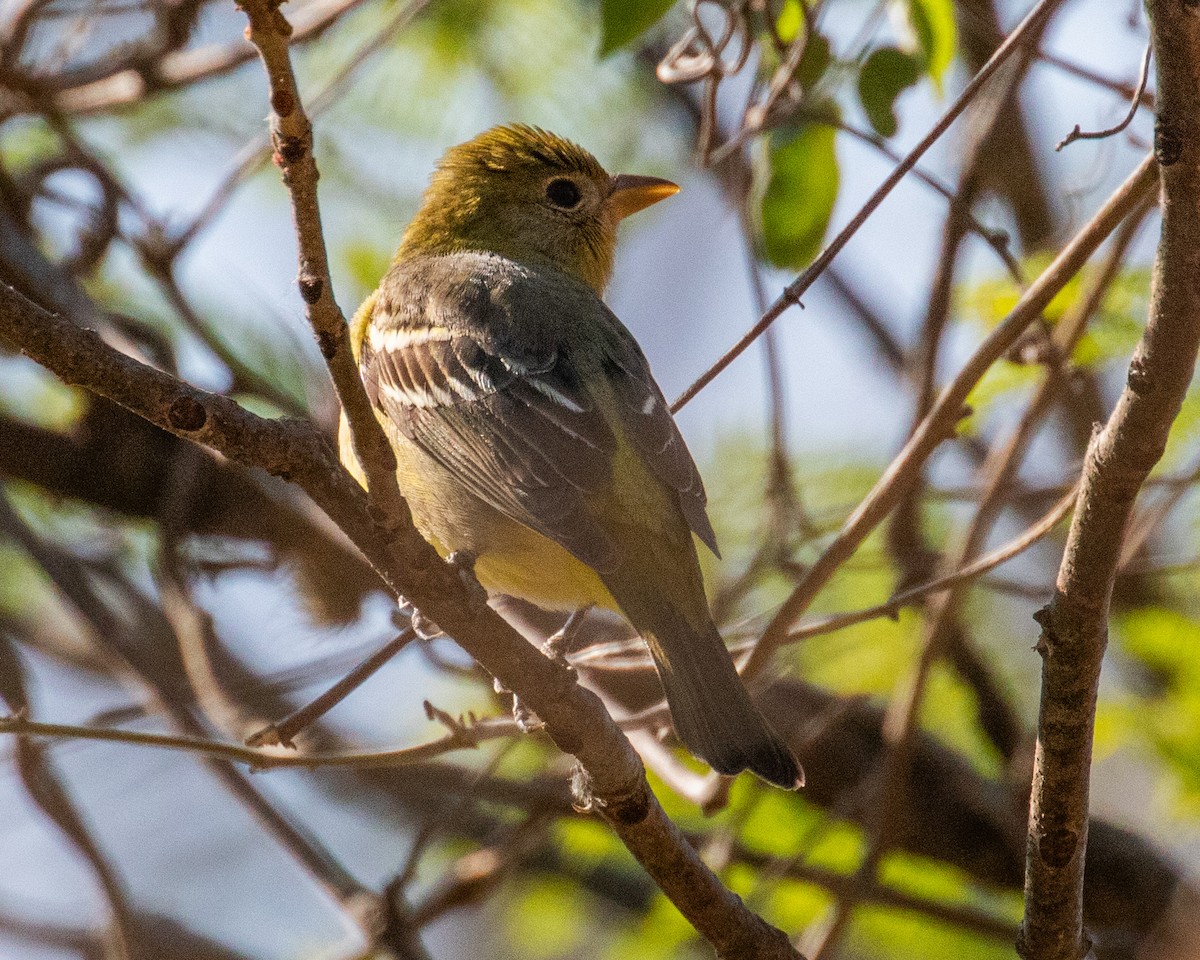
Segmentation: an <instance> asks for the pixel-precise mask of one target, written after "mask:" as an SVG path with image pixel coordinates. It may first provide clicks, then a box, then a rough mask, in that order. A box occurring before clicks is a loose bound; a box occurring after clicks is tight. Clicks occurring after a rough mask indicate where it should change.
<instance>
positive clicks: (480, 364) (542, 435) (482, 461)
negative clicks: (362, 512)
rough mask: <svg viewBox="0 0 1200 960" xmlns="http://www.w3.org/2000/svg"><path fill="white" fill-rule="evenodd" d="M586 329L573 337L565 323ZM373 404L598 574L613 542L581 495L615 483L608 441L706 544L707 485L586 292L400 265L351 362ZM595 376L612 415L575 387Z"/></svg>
mask: <svg viewBox="0 0 1200 960" xmlns="http://www.w3.org/2000/svg"><path fill="white" fill-rule="evenodd" d="M580 323H583V324H587V325H588V330H589V333H591V334H593V336H590V337H588V338H586V339H585V342H584V343H583V344H580V343H579V342H578V340H579V338H578V337H577V336H568V334H571V333H577V330H576V329H575V328H574V327H572V326H571V325H573V324H580ZM359 362H360V367H361V369H362V374H363V379H364V382H365V383H366V385H367V389H368V395H369V396H370V398H371V400H372V402H373V403H374V404H375V405H376V406H377V407H378V408H379V409H380V410H381V411H382V412H383V413H384V414H385V415H386V416H387V417H388V418H389V419H390V420H391V421H392V422H393V423H394V424H395V425H396V428H397V429H398V430H399V431H400V432H401V433H402V434H403V435H404V436H405V437H407V438H408V439H409V440H411V441H412V442H413V443H415V444H416V445H417V446H419V447H420V448H421V449H422V450H424V451H425V452H426V453H427V454H428V455H429V456H431V457H432V458H433V459H434V460H436V461H437V462H439V463H441V464H442V465H443V466H444V467H446V468H447V469H449V470H451V471H452V472H453V473H454V474H455V475H456V476H457V477H459V478H460V480H462V482H463V483H464V484H465V485H466V486H467V487H468V489H470V490H471V491H472V492H473V493H474V494H475V495H477V496H478V497H480V498H481V499H483V500H484V501H486V502H487V503H489V504H491V505H492V506H493V507H495V508H496V509H498V510H500V511H501V512H502V513H504V514H506V515H507V516H509V517H511V518H512V519H514V520H516V521H518V522H520V523H523V524H525V525H526V526H528V527H531V528H533V529H534V530H537V531H539V532H540V533H542V534H544V535H545V536H547V537H549V538H551V539H552V540H554V541H556V542H557V543H559V544H560V545H562V546H563V547H564V548H566V549H567V550H569V551H570V552H571V553H573V554H574V555H575V556H576V557H578V558H579V559H580V560H582V561H583V562H584V563H586V564H588V565H589V566H591V567H593V568H594V569H596V570H598V571H599V572H601V573H605V572H608V571H611V570H612V569H614V568H615V566H616V565H617V563H618V562H619V552H618V547H617V545H616V544H614V543H613V541H612V539H611V538H610V537H609V536H608V535H607V534H606V533H605V532H604V530H603V529H601V527H600V526H599V524H598V523H597V522H596V520H594V519H593V518H592V516H590V514H589V511H588V510H587V504H586V498H587V496H588V495H590V494H594V493H597V492H600V491H603V490H604V489H606V488H607V487H608V486H609V485H610V484H611V483H612V469H613V459H614V454H615V452H616V449H617V435H618V433H620V435H622V436H623V437H625V438H626V439H627V440H628V442H631V443H633V445H634V446H635V448H636V449H637V451H638V452H639V454H641V456H642V458H643V459H644V460H645V462H646V464H647V465H648V467H649V469H650V470H651V472H652V473H653V474H654V475H655V476H656V477H657V478H658V479H660V480H661V481H662V482H663V483H664V484H665V485H666V486H667V487H668V488H669V489H673V490H674V491H675V492H676V493H677V495H678V499H679V506H680V509H681V511H682V513H683V516H684V518H685V519H686V520H687V523H688V525H689V526H690V527H691V529H692V530H693V531H695V532H696V534H697V535H698V536H699V537H700V538H701V539H702V540H703V541H704V542H705V543H706V544H708V545H709V547H710V548H712V549H713V550H714V552H715V550H716V540H715V537H714V535H713V532H712V527H711V525H710V524H709V522H708V516H707V513H706V510H705V496H704V487H703V484H702V483H701V481H700V475H699V473H698V471H697V470H696V467H695V464H694V463H693V462H692V458H691V455H690V454H689V453H688V451H687V447H686V446H685V444H684V442H683V438H682V437H681V436H680V434H679V431H678V429H677V428H676V426H675V422H674V420H673V419H672V418H671V414H670V410H669V409H668V407H667V404H666V401H665V400H664V399H663V396H662V392H661V391H660V390H659V389H658V386H657V384H656V383H655V382H654V378H653V376H652V375H651V373H650V368H649V366H648V364H647V363H646V359H645V357H644V356H643V354H642V352H641V350H640V348H639V347H638V346H637V343H636V342H635V341H634V340H633V338H632V336H631V335H630V334H629V333H628V331H626V330H625V328H624V327H623V326H621V324H620V321H618V320H617V318H616V317H615V316H613V315H612V313H611V312H610V311H609V310H608V308H607V307H605V306H604V304H603V302H602V301H601V300H600V299H599V298H598V297H596V296H595V294H594V293H593V292H592V291H591V290H590V289H589V288H587V287H585V286H583V285H582V284H579V283H577V282H576V281H574V280H572V279H570V278H569V277H567V276H566V275H559V274H553V275H551V276H550V277H547V276H545V275H544V274H535V273H532V272H528V271H526V270H525V268H523V267H520V266H519V265H517V264H514V263H513V262H512V261H506V260H504V259H503V258H499V257H494V256H490V255H485V254H461V255H456V257H443V258H429V259H427V260H425V261H424V262H422V263H418V264H405V265H401V266H399V267H397V268H396V269H395V270H394V271H393V273H392V274H390V275H389V277H388V278H387V279H386V280H385V282H384V284H383V285H382V286H381V288H380V294H379V297H378V299H377V301H376V303H375V305H374V313H373V315H372V318H371V321H370V325H369V327H368V336H367V339H366V341H365V342H364V344H363V346H362V349H361V352H360V357H359ZM594 376H604V377H606V378H607V379H608V380H609V382H610V383H611V385H612V386H611V392H612V393H613V394H614V395H615V397H616V399H617V407H618V413H617V418H616V420H613V414H612V413H611V411H609V412H607V413H606V412H605V411H603V410H601V409H600V408H599V406H598V404H597V402H596V399H595V397H594V396H593V394H592V392H591V391H590V390H589V389H588V387H587V385H586V382H585V381H587V380H588V379H589V377H594Z"/></svg>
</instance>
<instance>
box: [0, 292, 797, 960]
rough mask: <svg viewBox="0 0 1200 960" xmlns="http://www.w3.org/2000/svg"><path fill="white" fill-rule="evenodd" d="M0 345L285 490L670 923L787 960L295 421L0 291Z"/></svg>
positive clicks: (607, 738)
mask: <svg viewBox="0 0 1200 960" xmlns="http://www.w3.org/2000/svg"><path fill="white" fill-rule="evenodd" d="M0 343H4V344H6V345H8V346H10V347H11V348H13V349H15V350H19V351H21V352H22V353H24V354H25V355H26V356H29V357H30V358H32V359H33V360H35V361H37V362H38V363H40V364H42V365H43V366H45V367H46V368H47V369H49V370H51V371H52V372H54V373H55V374H57V375H58V376H59V378H60V379H62V380H64V381H65V382H67V383H69V384H72V385H76V386H81V387H84V388H85V389H88V390H90V391H91V392H93V393H96V394H99V395H101V396H105V397H107V398H108V399H110V400H113V401H115V402H117V403H119V404H121V405H122V406H124V407H126V408H127V409H129V410H131V411H132V412H134V413H136V414H138V415H139V416H142V417H145V418H146V419H147V420H149V421H150V422H152V423H154V424H156V425H157V426H159V427H161V428H162V429H164V430H167V431H168V432H170V433H173V434H175V435H176V436H179V437H182V438H184V439H187V440H190V441H192V442H195V443H201V444H203V445H205V446H209V447H211V448H212V449H214V450H216V451H218V452H219V453H221V454H223V455H224V456H226V457H228V458H229V459H231V460H235V461H237V462H239V463H242V464H245V465H247V466H252V467H259V468H262V469H264V470H267V471H268V472H271V473H273V474H275V475H277V476H282V477H285V478H287V479H291V480H292V481H293V482H295V483H297V484H298V485H299V486H300V487H302V488H303V489H304V491H305V492H306V493H307V494H308V495H309V496H310V497H311V498H312V499H313V500H314V501H315V502H316V503H317V505H318V506H320V507H321V508H322V509H323V510H325V512H326V513H328V514H329V516H330V518H331V519H333V520H334V522H335V523H337V524H338V526H340V527H341V528H342V530H343V532H344V533H346V535H347V536H348V537H350V539H351V540H352V541H353V542H354V543H355V544H356V545H357V546H358V547H359V548H360V549H361V550H362V551H363V553H364V554H365V555H366V556H367V558H368V560H370V562H371V563H372V564H373V565H374V566H375V568H376V570H378V571H379V573H380V575H381V577H382V578H383V580H384V581H385V582H386V583H387V584H388V585H389V587H390V588H391V589H392V591H393V592H394V593H395V594H401V593H402V594H403V595H404V596H406V597H408V598H410V599H411V600H412V601H413V603H415V604H416V605H417V606H418V607H419V608H420V609H421V610H422V612H424V613H425V614H427V615H428V616H429V617H430V618H431V619H432V620H434V621H435V622H436V623H437V624H438V625H439V626H440V627H442V628H443V629H445V630H446V631H447V632H448V633H449V634H450V635H451V636H453V637H454V638H455V640H456V642H457V643H458V644H459V645H460V646H461V647H462V648H463V649H464V650H466V651H467V653H469V654H470V655H471V656H472V657H474V658H475V660H476V661H478V662H479V664H480V665H481V666H483V668H484V669H485V670H487V671H488V672H489V673H490V674H492V676H494V677H496V678H497V679H498V680H500V682H501V683H502V684H503V685H504V686H505V687H506V688H508V689H510V690H513V691H514V692H515V693H516V694H517V695H519V696H520V698H521V701H522V702H523V703H524V704H525V705H526V706H527V707H528V708H529V709H530V710H532V711H533V712H534V713H536V714H537V715H538V716H539V717H540V718H541V719H542V721H544V722H545V724H546V732H547V733H548V734H549V736H550V737H551V739H552V740H554V742H555V743H556V744H557V745H558V746H559V747H560V748H561V749H562V750H564V751H565V752H567V753H570V754H572V755H574V756H575V757H576V758H577V759H578V760H579V762H580V764H581V765H582V767H583V769H584V771H585V777H584V779H585V780H586V782H587V788H588V790H589V792H590V797H591V799H592V801H593V803H594V805H595V807H596V809H598V810H599V812H600V813H601V814H602V815H603V816H604V817H605V819H606V820H607V821H608V823H609V824H610V825H611V827H612V829H613V830H614V832H616V834H617V835H618V836H619V837H620V838H621V840H622V841H623V842H624V843H625V845H626V846H627V847H628V848H629V850H630V851H631V852H632V853H633V854H634V856H635V857H636V858H637V859H638V861H639V862H640V863H641V864H642V865H643V867H645V869H646V870H647V872H648V873H649V874H650V876H651V877H652V878H653V879H654V881H655V882H656V883H657V884H658V885H659V887H660V888H661V889H662V890H663V892H664V893H665V894H666V895H667V897H668V898H669V899H670V900H671V901H672V902H673V903H674V904H675V905H676V906H677V907H678V908H679V910H680V912H681V913H683V915H684V916H685V917H686V918H687V919H688V921H689V922H690V923H692V925H693V926H694V927H695V928H696V929H697V930H698V931H699V932H700V933H701V935H702V936H704V937H705V938H706V939H707V940H708V941H709V942H710V943H711V944H712V945H713V946H714V947H715V948H716V950H717V952H718V955H719V956H721V957H722V958H727V960H750V958H759V957H761V958H763V960H772V958H779V960H795V958H796V957H798V956H799V955H798V954H797V953H796V951H795V950H794V949H793V948H792V947H791V945H790V944H789V943H788V940H787V938H786V937H785V936H784V935H783V933H782V932H780V931H779V930H777V929H775V928H774V927H772V926H770V925H769V924H767V923H766V922H764V921H763V920H762V919H761V918H760V917H758V916H757V915H756V914H754V913H753V912H751V911H750V910H749V909H747V907H746V906H745V904H744V903H742V901H741V900H740V898H738V897H737V896H735V895H734V894H733V893H731V892H730V891H729V890H727V889H726V888H725V887H724V886H722V884H721V882H720V881H719V880H718V879H717V878H716V876H715V875H714V874H713V873H712V871H711V870H710V869H709V868H708V867H707V866H706V865H705V864H704V862H703V861H702V860H701V859H700V857H699V855H698V854H697V853H696V851H695V850H693V849H692V847H691V846H690V845H689V844H688V843H687V840H686V839H685V838H684V836H683V835H682V834H681V833H680V831H679V829H678V827H676V826H675V824H674V823H672V822H671V820H670V819H669V818H668V817H667V816H666V814H665V813H664V812H663V809H662V807H661V806H660V805H659V803H658V800H657V798H656V797H655V796H654V794H653V792H652V791H651V790H650V786H649V784H648V783H647V781H646V774H645V770H644V769H643V767H642V764H641V761H640V760H639V758H638V756H637V754H636V753H635V752H634V750H633V748H632V747H631V746H630V744H629V741H628V739H626V737H625V735H624V734H623V733H622V732H621V731H620V729H619V728H618V727H617V725H616V724H615V723H614V722H613V720H612V717H611V716H609V714H608V712H607V711H606V710H605V709H604V706H603V704H602V703H601V702H600V700H599V698H597V697H596V695H595V694H593V693H591V692H590V691H588V690H587V689H585V688H584V687H581V686H579V685H578V684H577V683H576V682H575V679H574V677H573V676H572V675H571V674H570V673H569V672H568V671H567V670H566V669H565V668H564V667H563V666H562V665H561V664H559V663H556V662H555V661H553V660H550V659H549V658H547V657H545V656H543V655H542V654H541V653H540V652H538V651H537V650H536V649H534V648H533V647H532V646H531V645H530V644H529V643H527V642H526V641H525V640H524V639H523V638H522V637H521V636H520V635H519V634H518V633H517V632H516V631H514V630H513V629H512V627H510V626H509V625H508V624H507V623H506V622H505V621H504V620H502V619H501V618H500V616H499V615H498V614H496V613H495V612H494V611H493V610H492V609H491V608H490V607H488V606H487V603H486V602H485V598H484V597H482V596H481V591H478V589H477V586H476V587H475V588H474V589H473V588H472V586H469V585H468V584H467V583H465V582H464V581H463V580H462V579H461V578H460V577H459V575H458V573H457V571H456V570H455V569H454V568H453V567H451V566H449V565H448V564H445V563H443V562H442V560H441V558H440V557H439V556H438V555H437V553H436V552H435V551H434V549H433V548H432V547H431V546H430V545H429V544H428V543H426V542H425V540H424V539H422V538H421V535H420V534H419V533H418V532H417V531H416V529H415V528H414V527H413V526H412V523H411V521H408V520H407V518H406V517H405V518H403V519H404V521H405V522H403V523H400V524H399V525H397V526H395V527H393V528H391V529H389V530H387V531H386V532H385V531H383V530H381V529H380V527H379V525H378V523H377V522H376V521H375V518H374V516H375V511H372V509H371V507H370V506H369V504H368V500H367V496H366V494H365V492H364V491H363V489H362V488H361V487H360V486H359V485H358V484H357V483H356V482H355V481H354V479H353V478H352V477H351V476H350V475H349V474H348V473H346V471H345V470H344V469H343V468H342V466H341V464H340V463H339V462H338V461H337V457H336V455H335V453H334V452H333V450H332V449H331V448H330V447H329V445H328V444H327V443H326V442H325V440H324V439H323V438H322V437H321V436H320V434H319V433H318V432H317V431H316V429H315V428H314V427H312V425H310V424H308V423H305V422H303V421H298V420H291V419H287V418H284V419H280V420H266V419H264V418H262V417H258V416H256V415H254V414H252V413H250V412H249V411H247V410H244V409H242V408H241V407H239V406H238V405H237V404H236V403H234V402H233V401H232V400H230V399H228V398H227V397H222V396H219V395H216V394H211V393H207V392H205V391H203V390H199V389H197V388H195V387H192V386H190V385H189V384H186V383H184V382H182V381H180V380H178V379H176V378H175V377H172V376H171V375H170V374H167V373H164V372H162V371H160V370H155V369H154V368H152V367H149V366H147V365H145V364H142V363H140V362H138V361H137V360H134V359H133V358H132V357H129V356H126V355H125V354H122V353H120V352H119V351H117V350H115V349H114V348H113V347H111V346H110V345H109V344H107V343H106V342H105V341H104V340H103V339H102V338H101V337H100V336H99V335H98V334H96V333H95V332H94V331H91V330H87V329H84V328H82V327H80V326H77V325H76V324H74V323H72V322H70V321H68V320H65V319H63V318H62V317H59V316H56V315H53V314H50V313H47V312H46V311H44V310H42V309H41V308H40V307H38V306H37V305H36V304H34V303H32V302H31V301H29V300H28V299H26V298H25V297H23V296H22V295H21V294H20V293H18V292H17V291H16V290H14V289H12V288H11V287H9V286H7V285H5V284H3V283H0Z"/></svg>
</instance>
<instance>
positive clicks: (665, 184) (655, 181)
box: [608, 173, 679, 220]
mask: <svg viewBox="0 0 1200 960" xmlns="http://www.w3.org/2000/svg"><path fill="white" fill-rule="evenodd" d="M678 192H679V185H678V184H675V183H672V182H671V181H670V180H663V179H662V178H661V177H642V176H638V175H637V174H636V173H618V174H617V175H616V176H615V177H613V178H612V190H611V192H610V193H609V195H608V205H609V207H610V208H611V209H612V211H613V212H614V213H615V214H616V215H617V219H618V220H624V219H625V218H626V217H627V216H629V215H630V214H631V213H637V212H638V211H639V210H645V209H646V208H647V207H648V206H650V205H651V204H652V203H658V201H659V200H666V199H667V197H673V196H675V194H677V193H678Z"/></svg>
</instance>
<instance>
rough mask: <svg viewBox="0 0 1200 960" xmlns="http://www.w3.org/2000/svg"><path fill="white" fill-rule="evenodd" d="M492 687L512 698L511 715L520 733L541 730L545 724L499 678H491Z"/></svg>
mask: <svg viewBox="0 0 1200 960" xmlns="http://www.w3.org/2000/svg"><path fill="white" fill-rule="evenodd" d="M492 689H493V690H495V691H496V692H497V693H499V694H505V693H506V694H508V695H509V696H510V697H512V698H513V701H512V716H513V720H514V721H515V722H516V724H517V729H518V730H520V731H521V732H522V733H535V732H536V731H538V730H541V729H542V728H543V727H545V726H546V724H545V723H544V722H543V721H542V718H541V717H539V716H538V715H537V714H536V713H534V712H533V711H532V710H530V709H529V708H528V707H527V706H525V704H523V703H522V702H521V698H520V697H518V696H517V695H516V694H515V693H513V692H512V691H511V690H509V689H508V687H506V686H505V685H504V684H503V683H501V682H500V680H499V679H493V680H492Z"/></svg>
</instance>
